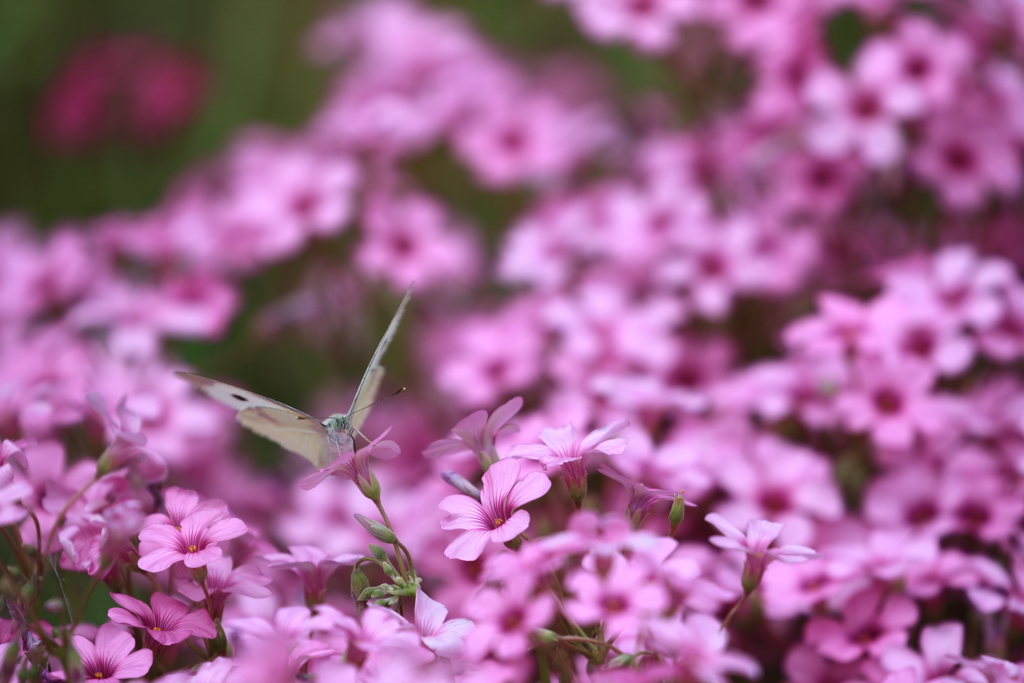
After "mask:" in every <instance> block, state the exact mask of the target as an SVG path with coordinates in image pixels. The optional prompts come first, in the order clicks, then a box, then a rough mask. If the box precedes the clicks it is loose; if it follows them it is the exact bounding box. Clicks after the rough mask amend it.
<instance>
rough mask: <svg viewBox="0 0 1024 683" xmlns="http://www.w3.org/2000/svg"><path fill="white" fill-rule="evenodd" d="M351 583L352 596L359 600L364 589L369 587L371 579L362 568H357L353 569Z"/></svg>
mask: <svg viewBox="0 0 1024 683" xmlns="http://www.w3.org/2000/svg"><path fill="white" fill-rule="evenodd" d="M349 585H350V587H351V588H350V590H351V593H352V597H353V598H355V599H357V600H358V599H359V596H360V595H362V594H363V591H364V590H366V589H367V588H369V586H370V580H369V579H368V578H366V574H364V573H363V570H362V569H359V568H356V569H353V570H352V581H351V583H350V584H349Z"/></svg>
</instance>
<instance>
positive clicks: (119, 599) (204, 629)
mask: <svg viewBox="0 0 1024 683" xmlns="http://www.w3.org/2000/svg"><path fill="white" fill-rule="evenodd" d="M110 597H111V598H113V599H114V602H116V603H117V604H119V605H121V607H123V608H124V609H121V607H111V608H110V609H109V610H107V617H109V618H110V620H111V621H113V622H115V623H117V624H125V625H126V626H134V627H136V628H141V629H145V631H146V635H147V637H149V638H152V639H153V640H155V641H156V642H158V643H160V644H161V645H173V644H174V643H180V642H181V641H183V640H185V639H186V638H188V637H189V636H199V637H200V638H214V637H216V635H217V629H216V627H214V625H213V620H212V619H210V615H209V614H208V613H207V612H206V610H204V609H199V610H196V611H195V612H191V613H190V612H189V611H188V607H186V606H185V605H183V604H181V603H180V602H178V601H177V600H175V599H174V598H172V597H170V596H168V595H164V594H163V593H154V594H153V597H151V598H150V603H151V604H152V608H151V607H150V606H149V605H147V604H146V603H144V602H142V601H141V600H136V599H135V598H133V597H131V596H130V595H122V594H121V593H111V594H110Z"/></svg>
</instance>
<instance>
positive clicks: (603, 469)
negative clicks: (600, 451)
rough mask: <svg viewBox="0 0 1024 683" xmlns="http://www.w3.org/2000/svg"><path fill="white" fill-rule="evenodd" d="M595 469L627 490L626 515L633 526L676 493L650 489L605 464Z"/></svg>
mask: <svg viewBox="0 0 1024 683" xmlns="http://www.w3.org/2000/svg"><path fill="white" fill-rule="evenodd" d="M597 471H598V472H600V473H601V474H603V475H604V476H606V477H609V478H610V479H614V480H615V481H617V482H619V483H620V484H622V485H623V486H624V487H626V490H627V491H629V503H628V504H627V506H626V516H627V517H629V519H630V520H631V521H632V522H633V526H635V527H639V526H640V524H641V523H642V522H643V521H644V519H646V518H647V515H649V514H650V513H651V508H653V507H654V506H655V505H656V504H657V503H658V502H660V501H663V500H672V499H673V498H675V497H676V494H675V493H673V492H672V491H665V490H663V489H650V488H647V487H646V486H644V485H643V483H641V482H636V481H633V480H632V479H630V478H629V477H626V476H624V475H622V474H620V473H618V472H616V471H615V470H613V469H612V468H611V467H608V466H607V465H601V466H600V467H598V468H597ZM685 505H687V506H689V507H696V506H697V504H696V503H692V502H690V501H686V502H685Z"/></svg>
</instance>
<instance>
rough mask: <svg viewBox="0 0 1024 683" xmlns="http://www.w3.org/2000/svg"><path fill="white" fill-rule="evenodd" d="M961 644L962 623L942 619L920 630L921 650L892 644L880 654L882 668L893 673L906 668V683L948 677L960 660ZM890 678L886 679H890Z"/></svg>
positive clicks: (962, 641)
mask: <svg viewBox="0 0 1024 683" xmlns="http://www.w3.org/2000/svg"><path fill="white" fill-rule="evenodd" d="M963 647H964V625H963V623H962V622H958V621H943V622H940V623H938V624H933V625H930V626H925V627H924V628H922V629H921V636H920V650H921V651H920V653H918V652H915V651H914V650H911V649H909V648H906V647H892V648H889V649H888V650H886V651H885V652H883V653H882V657H881V659H880V662H881V664H882V667H883V668H884V669H885V670H886V671H889V672H892V675H893V676H894V675H896V674H898V673H899V672H901V671H905V670H907V669H909V670H910V671H911V673H912V675H911V676H909V677H908V683H925V681H940V680H948V679H947V678H945V677H946V676H947V675H949V674H950V673H952V671H953V669H955V668H956V667H957V665H958V664H959V663H960V662H959V661H958V660H959V659H960V654H961V652H962V650H963ZM890 680H891V676H890V678H887V679H885V681H890Z"/></svg>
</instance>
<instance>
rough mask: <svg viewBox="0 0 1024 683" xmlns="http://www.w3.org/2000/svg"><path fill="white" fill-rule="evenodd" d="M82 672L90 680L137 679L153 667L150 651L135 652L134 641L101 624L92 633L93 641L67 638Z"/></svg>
mask: <svg viewBox="0 0 1024 683" xmlns="http://www.w3.org/2000/svg"><path fill="white" fill-rule="evenodd" d="M71 642H72V643H74V646H75V649H76V650H77V651H78V655H79V657H81V658H82V671H83V672H84V673H85V677H86V679H87V680H90V681H119V680H121V679H123V678H141V677H142V676H145V675H146V674H147V673H149V669H150V667H151V666H152V665H153V651H152V650H149V649H146V648H142V649H140V650H137V651H136V652H132V650H134V649H135V639H134V638H132V637H131V635H130V634H128V633H125V632H124V631H122V630H121V629H119V628H118V627H117V626H115V625H113V624H103V625H102V626H100V628H99V630H98V631H97V632H96V642H95V643H93V642H91V641H90V640H89V639H88V638H84V637H82V636H71Z"/></svg>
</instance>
